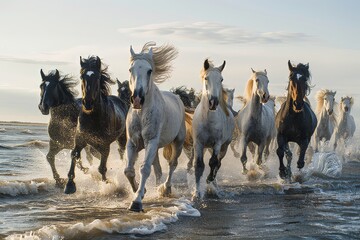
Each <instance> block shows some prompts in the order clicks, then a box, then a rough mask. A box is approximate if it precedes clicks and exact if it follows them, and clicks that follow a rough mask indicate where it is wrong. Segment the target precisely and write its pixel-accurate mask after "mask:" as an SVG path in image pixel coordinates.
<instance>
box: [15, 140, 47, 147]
mask: <svg viewBox="0 0 360 240" xmlns="http://www.w3.org/2000/svg"><path fill="white" fill-rule="evenodd" d="M47 146H49V143H48V142H44V141H41V140H32V141H29V142H26V143H22V144H18V145H15V146H13V147H15V148H17V147H36V148H46V147H47Z"/></svg>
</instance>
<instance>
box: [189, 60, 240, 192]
mask: <svg viewBox="0 0 360 240" xmlns="http://www.w3.org/2000/svg"><path fill="white" fill-rule="evenodd" d="M224 67H225V61H224V63H223V64H222V65H221V66H219V67H214V65H213V64H212V63H211V62H209V60H208V59H206V60H205V62H204V67H203V69H202V70H201V78H202V82H203V90H202V96H201V101H200V103H199V105H198V106H197V107H196V109H195V112H194V116H193V121H192V128H193V129H192V130H193V140H194V150H195V161H196V162H195V180H196V189H195V193H194V198H198V199H201V198H202V193H201V192H200V179H201V177H202V175H203V172H204V168H205V164H204V150H205V148H211V149H212V156H211V158H210V161H209V165H210V173H209V176H208V177H207V183H211V182H213V181H214V180H215V178H216V174H217V172H218V170H219V169H220V166H221V160H222V159H223V158H224V156H225V154H226V151H227V148H228V145H229V144H230V142H231V140H232V133H233V131H234V116H233V114H232V113H231V112H230V111H229V109H228V107H227V105H226V91H225V90H224V89H223V87H222V81H223V77H222V75H221V72H222V71H223V69H224ZM219 105H220V106H219Z"/></svg>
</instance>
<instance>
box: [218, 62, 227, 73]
mask: <svg viewBox="0 0 360 240" xmlns="http://www.w3.org/2000/svg"><path fill="white" fill-rule="evenodd" d="M225 64H226V61H225V60H224V63H223V64H222V65H221V66H220V67H219V70H220V72H222V70H224V68H225Z"/></svg>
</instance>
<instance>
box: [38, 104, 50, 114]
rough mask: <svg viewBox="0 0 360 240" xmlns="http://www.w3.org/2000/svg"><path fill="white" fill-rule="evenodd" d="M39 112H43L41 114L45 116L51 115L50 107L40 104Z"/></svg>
mask: <svg viewBox="0 0 360 240" xmlns="http://www.w3.org/2000/svg"><path fill="white" fill-rule="evenodd" d="M38 107H39V110H40V111H41V113H42V114H43V115H48V114H49V112H50V111H49V107H48V106H46V105H45V106H44V105H43V104H39V106H38Z"/></svg>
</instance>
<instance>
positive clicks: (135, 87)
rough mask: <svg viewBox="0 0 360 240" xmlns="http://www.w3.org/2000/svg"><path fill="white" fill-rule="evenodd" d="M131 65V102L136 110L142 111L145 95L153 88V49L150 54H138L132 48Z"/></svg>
mask: <svg viewBox="0 0 360 240" xmlns="http://www.w3.org/2000/svg"><path fill="white" fill-rule="evenodd" d="M130 53H131V59H132V61H131V65H130V69H129V72H130V91H131V92H132V95H131V98H130V101H131V103H132V105H133V108H134V109H141V107H142V105H143V104H144V101H145V95H146V93H147V92H148V90H149V86H151V83H150V81H151V78H152V73H153V64H152V57H153V51H152V48H150V49H149V51H148V52H143V53H140V54H136V53H135V52H134V50H133V49H132V47H130Z"/></svg>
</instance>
